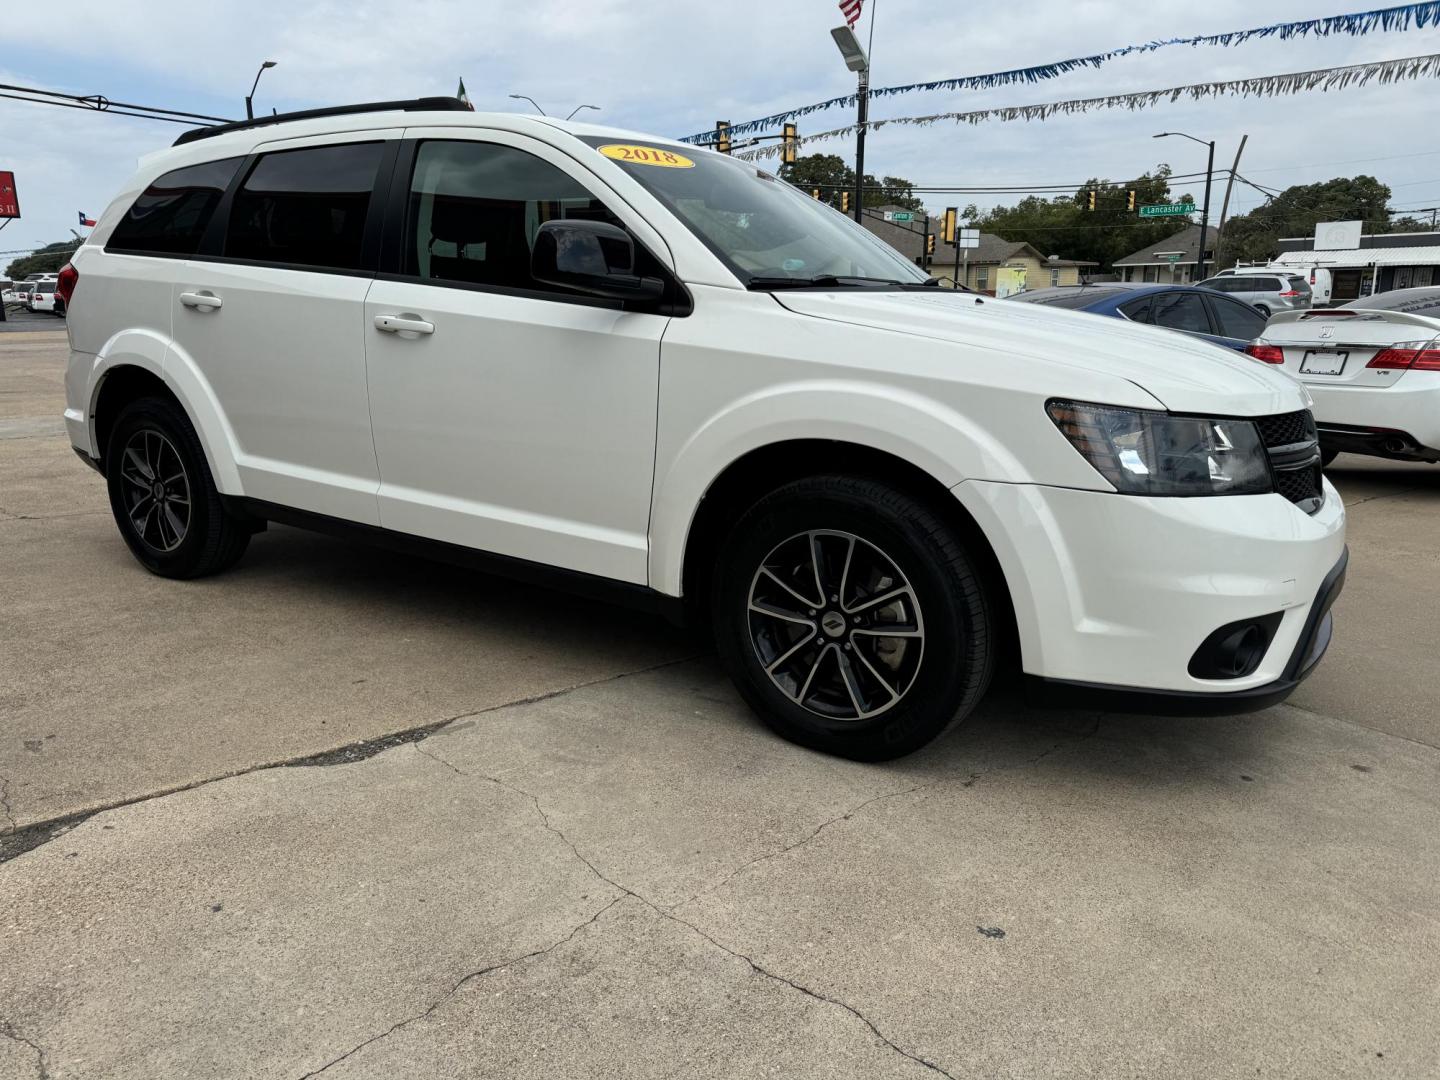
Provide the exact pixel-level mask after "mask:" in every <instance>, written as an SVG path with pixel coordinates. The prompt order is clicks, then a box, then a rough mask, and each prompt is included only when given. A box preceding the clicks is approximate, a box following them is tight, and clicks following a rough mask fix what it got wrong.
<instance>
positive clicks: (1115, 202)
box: [963, 165, 1193, 266]
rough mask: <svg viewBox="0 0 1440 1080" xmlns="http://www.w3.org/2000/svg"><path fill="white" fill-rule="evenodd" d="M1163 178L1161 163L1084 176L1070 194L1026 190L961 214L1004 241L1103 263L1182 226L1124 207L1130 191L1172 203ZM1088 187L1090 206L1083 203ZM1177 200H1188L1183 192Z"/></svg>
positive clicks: (1145, 199) (1140, 198)
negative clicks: (1006, 202)
mask: <svg viewBox="0 0 1440 1080" xmlns="http://www.w3.org/2000/svg"><path fill="white" fill-rule="evenodd" d="M1169 177H1170V167H1169V166H1168V165H1161V166H1159V167H1157V168H1156V169H1155V171H1154V172H1153V173H1146V174H1144V175H1143V176H1141V177H1139V178H1138V179H1135V180H1129V181H1126V182H1124V183H1113V182H1111V181H1109V180H1100V179H1093V180H1090V181H1088V182H1087V183H1086V184H1085V185H1084V186H1083V187H1081V188H1080V189H1079V190H1078V191H1076V193H1075V194H1074V195H1056V196H1054V197H1053V198H1048V199H1047V198H1043V197H1041V196H1038V195H1031V196H1029V197H1027V198H1024V199H1021V200H1020V202H1018V203H1016V204H1015V205H1014V206H997V207H993V208H992V209H990V210H988V211H986V212H985V213H984V214H981V213H979V211H978V209H977V208H976V207H975V206H973V205H971V206H967V207H966V208H965V213H964V215H963V216H964V217H965V218H966V220H967V221H968V222H969V224H970V225H971V226H973V227H978V228H980V229H983V230H984V231H986V232H990V233H995V234H996V235H997V236H1000V237H1003V238H1004V239H1006V240H1012V241H1024V242H1025V243H1028V244H1029V245H1030V246H1031V247H1033V248H1035V249H1036V250H1037V251H1039V252H1040V253H1041V254H1042V255H1059V256H1061V257H1062V258H1067V259H1084V260H1090V261H1093V262H1097V263H1099V264H1101V265H1102V266H1108V265H1110V264H1111V263H1112V262H1114V261H1115V260H1116V259H1119V258H1121V257H1123V256H1125V255H1128V254H1130V253H1131V252H1132V251H1136V250H1138V249H1139V248H1142V247H1145V246H1146V245H1149V244H1155V243H1159V242H1160V241H1161V240H1164V239H1165V238H1166V237H1167V236H1171V235H1173V234H1174V233H1176V232H1178V231H1179V230H1180V229H1182V228H1183V227H1184V226H1185V221H1184V219H1177V218H1158V219H1156V220H1155V221H1153V222H1151V221H1143V220H1141V219H1140V218H1138V217H1137V216H1136V214H1135V213H1134V212H1133V211H1132V210H1130V209H1129V205H1128V203H1129V192H1131V191H1134V192H1135V201H1136V205H1137V206H1145V205H1152V204H1160V203H1164V204H1170V203H1172V202H1173V201H1174V200H1172V199H1171V197H1170V182H1169ZM1092 191H1093V192H1094V193H1095V209H1094V210H1091V209H1090V208H1089V206H1090V193H1091V192H1092ZM1180 201H1181V202H1190V201H1191V200H1190V197H1189V196H1186V197H1185V198H1184V199H1182V200H1180ZM1192 212H1193V211H1192Z"/></svg>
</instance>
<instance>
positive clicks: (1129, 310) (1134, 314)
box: [1120, 296, 1150, 323]
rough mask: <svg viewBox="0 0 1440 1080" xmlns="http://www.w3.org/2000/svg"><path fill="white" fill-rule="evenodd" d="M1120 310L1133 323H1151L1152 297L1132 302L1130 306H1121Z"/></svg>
mask: <svg viewBox="0 0 1440 1080" xmlns="http://www.w3.org/2000/svg"><path fill="white" fill-rule="evenodd" d="M1120 310H1121V311H1123V312H1124V313H1125V317H1126V318H1127V319H1129V320H1130V321H1131V322H1140V323H1143V322H1149V321H1150V297H1148V296H1146V297H1144V298H1142V299H1140V300H1131V301H1130V302H1129V303H1128V304H1121V305H1120Z"/></svg>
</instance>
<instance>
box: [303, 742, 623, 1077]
mask: <svg viewBox="0 0 1440 1080" xmlns="http://www.w3.org/2000/svg"><path fill="white" fill-rule="evenodd" d="M425 756H426V757H433V756H434V755H432V754H426V755H425ZM435 760H437V761H439V760H440V759H439V758H436V759H435ZM447 764H448V763H447ZM624 899H625V897H624V896H616V897H612V898H611V899H610V902H609V903H607V904H605V905H603V906H602V907H600V908H599V909H598V910H597V911H596V912H595V914H593V915H591V916H590V917H589V918H588V919H586V920H585V921H584V922H582V923H580V924H579V925H578V926H576V927H575V928H574V929H573V930H571V931H570V932H569V933H568V934H566V935H565V936H564V937H562V938H560V939H559V940H558V941H555V942H553V943H552V944H549V945H547V946H545V947H544V948H543V949H533V950H531V951H530V952H527V953H524V954H523V955H521V956H516V957H512V958H511V959H509V960H502V961H500V962H499V963H498V964H490V965H489V966H487V967H483V968H479V969H477V970H475V971H472V972H469V973H468V974H466V975H464V976H462V977H461V978H460V979H459V981H457V982H456V983H455V985H454V986H452V987H450V989H449V990H447V991H445V993H444V994H443V995H442V996H441V997H439V998H437V999H436V1000H435V1001H433V1002H432V1003H431V1004H430V1005H428V1006H427V1007H426V1008H424V1009H422V1010H421V1011H420V1012H418V1013H416V1014H415V1015H414V1016H407V1017H406V1018H405V1019H404V1020H399V1021H397V1022H396V1023H394V1024H391V1025H390V1027H388V1028H386V1029H385V1030H384V1031H382V1032H381V1033H380V1034H379V1035H372V1036H371V1037H370V1038H368V1039H366V1040H365V1041H364V1042H362V1043H356V1044H355V1045H354V1046H352V1047H351V1048H350V1049H349V1050H346V1051H345V1053H343V1054H341V1055H340V1056H339V1057H337V1058H334V1059H332V1060H330V1061H327V1062H326V1063H325V1064H324V1065H321V1066H320V1068H318V1069H314V1070H312V1071H311V1072H308V1073H306V1074H305V1075H304V1076H302V1077H300V1080H310V1078H311V1077H314V1076H319V1075H320V1074H321V1073H323V1072H324V1071H325V1070H326V1069H329V1068H331V1067H332V1066H334V1065H339V1064H340V1063H341V1062H342V1061H344V1060H345V1059H346V1058H348V1057H350V1056H351V1055H352V1054H356V1053H359V1052H360V1051H361V1050H363V1049H365V1047H367V1046H369V1045H370V1044H371V1043H376V1042H379V1041H380V1040H381V1039H384V1038H388V1037H389V1036H391V1035H393V1034H395V1032H397V1031H399V1030H400V1029H401V1028H403V1027H407V1026H408V1025H410V1024H413V1023H415V1022H416V1021H418V1020H424V1019H425V1018H426V1017H427V1016H429V1015H430V1014H431V1013H433V1012H434V1011H435V1010H436V1009H438V1008H440V1006H442V1005H444V1004H445V1003H446V1002H447V1001H449V1000H450V999H451V998H453V997H454V996H455V995H456V994H457V993H459V992H460V989H461V988H462V987H463V986H465V984H467V983H470V982H473V981H474V980H476V979H482V978H484V977H485V976H486V975H489V974H490V973H491V972H494V971H500V970H502V969H504V968H507V967H512V966H514V965H515V964H519V963H522V962H523V961H526V960H531V959H534V958H535V957H537V956H545V955H546V954H547V953H551V952H554V951H555V950H556V949H558V948H559V947H560V946H561V945H564V944H565V943H566V942H567V941H572V940H574V938H575V936H576V935H577V934H579V933H580V931H582V930H584V929H585V928H586V927H587V926H590V925H591V924H593V923H594V922H595V921H596V920H597V919H599V918H600V916H601V915H604V914H605V912H607V911H609V910H610V909H611V908H612V907H614V906H615V905H616V904H618V903H620V902H621V901H622V900H624Z"/></svg>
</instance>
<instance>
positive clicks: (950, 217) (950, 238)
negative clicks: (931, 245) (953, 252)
mask: <svg viewBox="0 0 1440 1080" xmlns="http://www.w3.org/2000/svg"><path fill="white" fill-rule="evenodd" d="M958 216H959V211H958V210H956V209H955V207H953V206H947V207H946V208H945V217H944V219H943V221H942V223H941V225H940V239H941V240H944V241H945V243H947V244H953V243H954V242H955V219H956V218H957V217H958Z"/></svg>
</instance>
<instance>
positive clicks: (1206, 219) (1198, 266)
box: [1151, 131, 1215, 281]
mask: <svg viewBox="0 0 1440 1080" xmlns="http://www.w3.org/2000/svg"><path fill="white" fill-rule="evenodd" d="M1170 135H1178V136H1180V138H1182V139H1189V140H1190V141H1191V142H1196V143H1199V144H1200V145H1201V146H1206V147H1209V148H1210V160H1209V161H1207V162H1206V163H1205V208H1204V209H1203V210H1201V211H1200V250H1199V254H1198V255H1197V256H1196V259H1195V280H1196V281H1201V280H1203V279H1204V277H1205V241H1207V240H1208V239H1209V238H1210V174H1211V173H1212V172H1214V171H1215V140H1214V139H1211V140H1210V141H1209V142H1206V141H1205V140H1204V139H1197V138H1196V137H1195V136H1194V135H1186V134H1185V132H1183V131H1162V132H1160V134H1158V135H1152V136H1151V138H1154V139H1164V138H1166V137H1167V136H1170Z"/></svg>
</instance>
